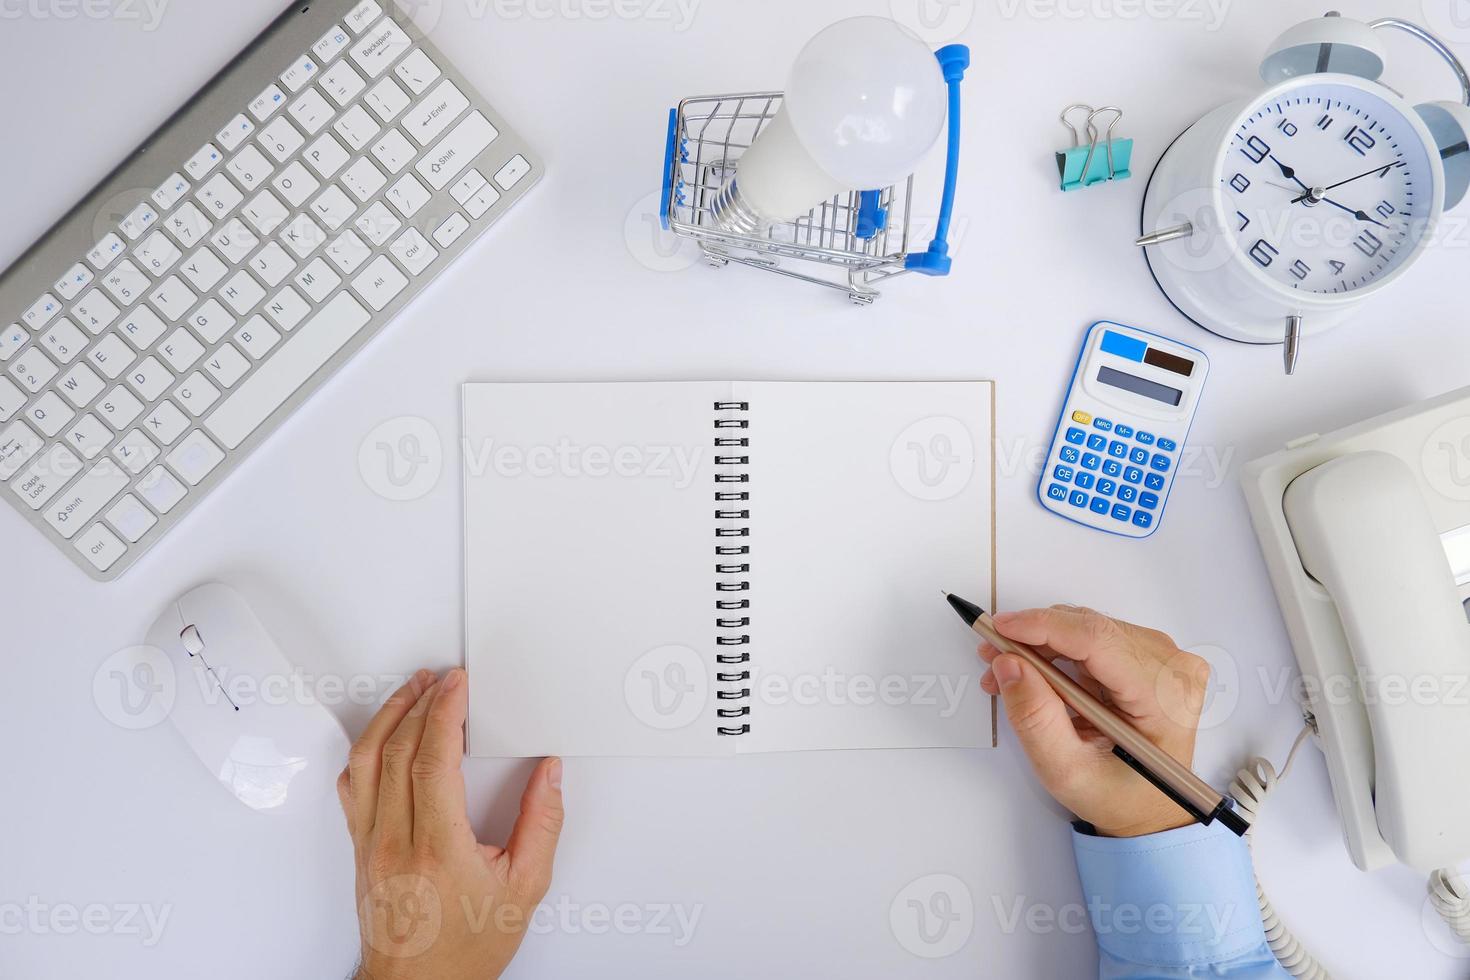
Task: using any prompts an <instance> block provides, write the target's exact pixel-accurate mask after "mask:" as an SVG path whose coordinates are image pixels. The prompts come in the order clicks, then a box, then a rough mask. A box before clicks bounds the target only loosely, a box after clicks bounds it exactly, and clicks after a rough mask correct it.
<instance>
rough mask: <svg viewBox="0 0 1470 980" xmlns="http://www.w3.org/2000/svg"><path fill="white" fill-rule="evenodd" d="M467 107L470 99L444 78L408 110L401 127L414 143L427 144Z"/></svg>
mask: <svg viewBox="0 0 1470 980" xmlns="http://www.w3.org/2000/svg"><path fill="white" fill-rule="evenodd" d="M469 107H470V100H469V99H467V98H465V96H464V93H463V92H461V91H460V90H459V89H458V88H457V87H456V86H455V84H454V82H452V81H450V80H449V79H447V78H446V79H444V81H442V82H440V83H439V84H438V85H437V86H435V87H434V91H433V92H431V93H429V97H428V98H426V99H424V100H423V101H422V102H420V103H419V104H418V105H416V106H414V107H413V108H412V109H410V110H409V111H408V115H406V116H404V117H403V127H404V128H405V129H407V130H408V135H409V136H412V137H413V139H414V142H415V143H417V144H418V145H419V146H428V145H429V144H430V143H432V142H434V140H436V139H438V138H439V134H440V133H442V132H444V130H445V129H446V128H448V127H449V124H450V123H452V122H454V121H455V120H456V119H458V118H459V115H460V113H462V112H464V111H465V110H466V109H468V108H469Z"/></svg>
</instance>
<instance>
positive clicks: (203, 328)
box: [189, 299, 235, 344]
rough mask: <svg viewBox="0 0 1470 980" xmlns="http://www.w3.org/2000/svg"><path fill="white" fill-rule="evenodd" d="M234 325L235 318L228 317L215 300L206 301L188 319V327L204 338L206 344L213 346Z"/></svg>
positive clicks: (227, 313)
mask: <svg viewBox="0 0 1470 980" xmlns="http://www.w3.org/2000/svg"><path fill="white" fill-rule="evenodd" d="M234 325H235V318H234V317H232V316H230V314H229V311H228V310H226V309H225V308H224V307H223V306H221V305H220V301H219V300H217V299H207V300H205V301H204V303H203V304H202V305H201V306H200V307H199V309H197V310H195V311H194V315H193V316H191V317H189V326H191V327H193V328H194V332H195V333H197V334H199V336H201V337H203V338H204V342H205V343H206V344H213V343H216V342H218V340H219V339H220V338H221V337H223V336H224V335H225V334H226V333H229V331H230V328H231V327H233V326H234Z"/></svg>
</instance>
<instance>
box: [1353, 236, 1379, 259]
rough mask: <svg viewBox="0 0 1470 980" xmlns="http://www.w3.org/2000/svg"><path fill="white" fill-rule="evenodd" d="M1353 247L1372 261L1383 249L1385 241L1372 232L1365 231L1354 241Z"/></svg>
mask: <svg viewBox="0 0 1470 980" xmlns="http://www.w3.org/2000/svg"><path fill="white" fill-rule="evenodd" d="M1353 247H1354V248H1356V249H1357V250H1358V251H1359V252H1362V253H1363V254H1364V255H1366V256H1368V258H1370V259H1371V258H1372V257H1373V256H1375V255H1377V254H1378V253H1379V251H1380V250H1381V249H1382V248H1383V239H1381V238H1379V237H1378V236H1377V235H1375V234H1373V233H1372V232H1371V231H1365V232H1363V233H1362V234H1361V235H1359V236H1358V237H1357V238H1356V239H1354V240H1353Z"/></svg>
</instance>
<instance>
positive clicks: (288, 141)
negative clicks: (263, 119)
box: [260, 116, 306, 163]
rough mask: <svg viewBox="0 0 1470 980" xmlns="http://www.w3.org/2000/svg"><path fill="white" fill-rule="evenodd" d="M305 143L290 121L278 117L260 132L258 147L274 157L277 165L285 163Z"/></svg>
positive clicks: (283, 117)
mask: <svg viewBox="0 0 1470 980" xmlns="http://www.w3.org/2000/svg"><path fill="white" fill-rule="evenodd" d="M305 143H306V137H305V136H302V135H301V134H300V133H299V132H297V131H296V127H295V126H292V125H291V121H290V120H289V119H287V118H286V117H285V116H280V117H278V118H277V119H276V121H275V122H273V123H271V124H270V125H269V126H266V127H265V128H264V129H262V130H261V131H260V145H261V146H263V147H265V151H266V152H267V153H269V154H270V155H271V156H273V157H275V159H276V162H277V163H285V162H286V160H287V158H289V157H292V156H294V155H295V154H296V151H297V150H299V149H301V147H302V145H303V144H305Z"/></svg>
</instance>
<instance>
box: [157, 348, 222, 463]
mask: <svg viewBox="0 0 1470 980" xmlns="http://www.w3.org/2000/svg"><path fill="white" fill-rule="evenodd" d="M174 398H176V399H178V402H179V404H180V405H182V406H184V411H186V412H188V413H189V414H190V415H192V416H194V417H195V418H196V419H197V418H198V417H199V416H201V415H203V414H204V413H205V412H207V411H208V410H209V406H211V405H213V404H214V403H215V402H217V401H219V389H218V388H216V387H215V386H214V385H213V384H211V383H210V381H209V379H208V378H206V377H205V376H204V375H202V374H200V373H199V372H198V371H195V372H194V373H193V374H191V375H189V376H188V377H187V378H185V379H184V383H183V384H181V385H179V386H178V387H177V388H175V389H174ZM169 461H170V462H173V460H172V458H170V460H169ZM174 469H178V467H177V466H175V467H174ZM189 482H190V483H198V482H199V481H198V480H189Z"/></svg>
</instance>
